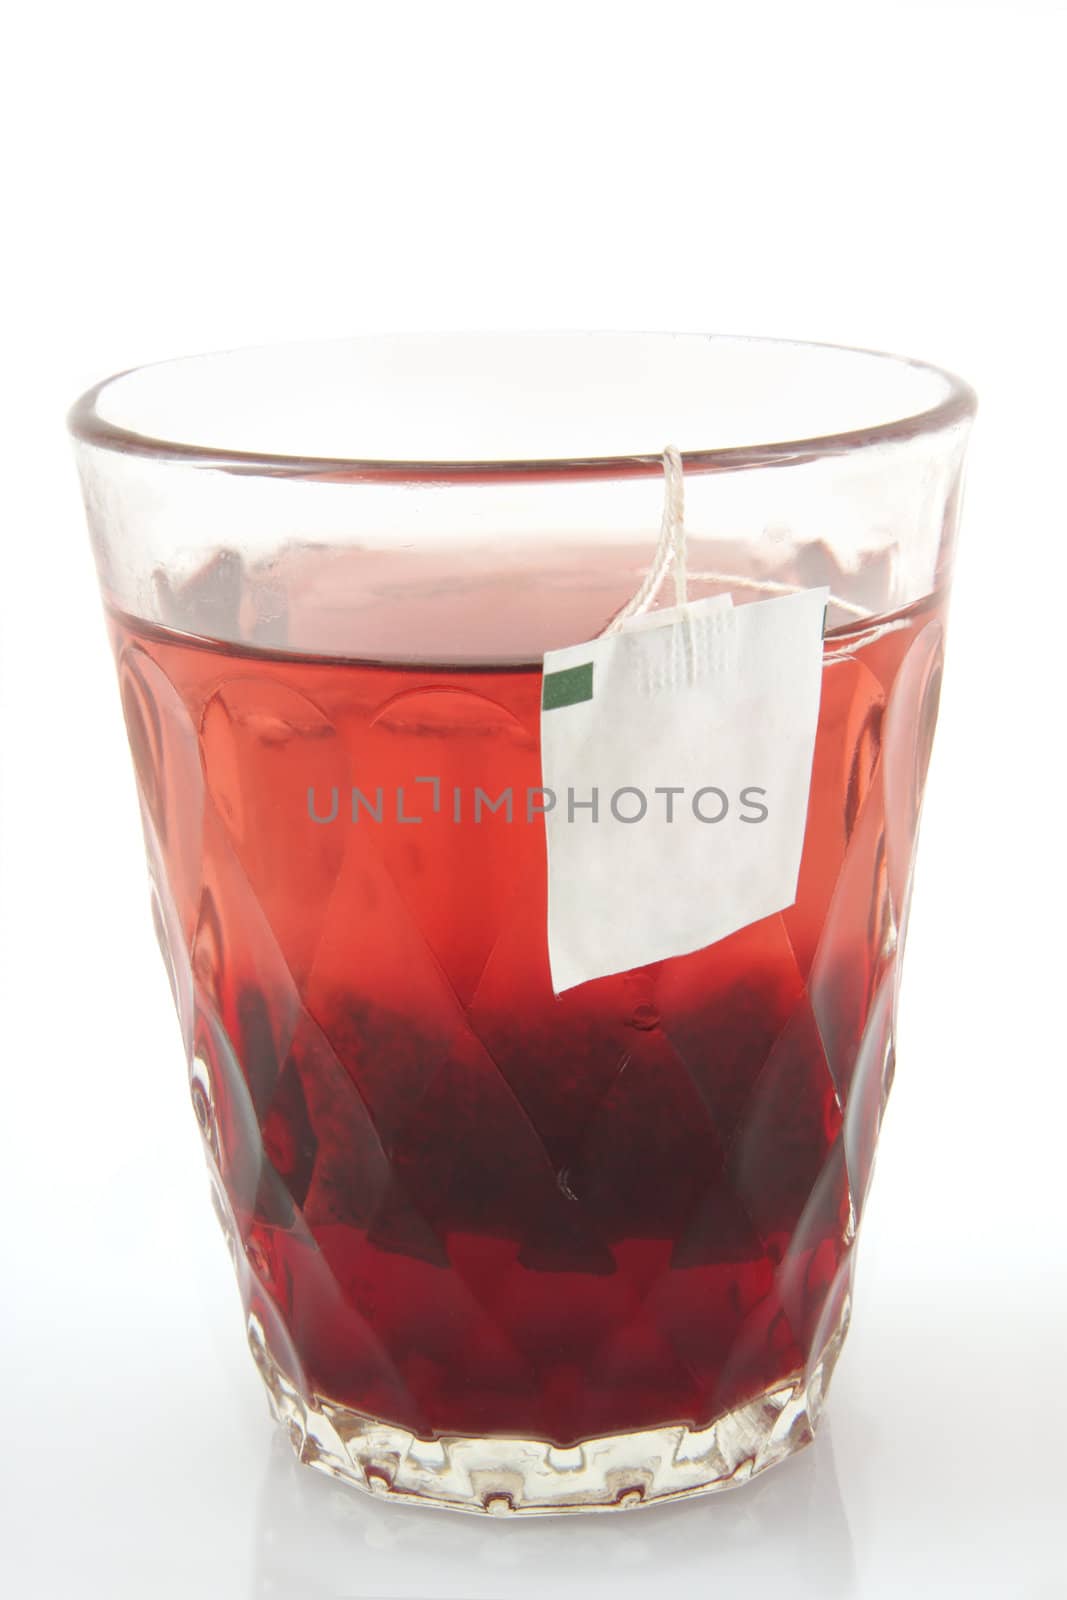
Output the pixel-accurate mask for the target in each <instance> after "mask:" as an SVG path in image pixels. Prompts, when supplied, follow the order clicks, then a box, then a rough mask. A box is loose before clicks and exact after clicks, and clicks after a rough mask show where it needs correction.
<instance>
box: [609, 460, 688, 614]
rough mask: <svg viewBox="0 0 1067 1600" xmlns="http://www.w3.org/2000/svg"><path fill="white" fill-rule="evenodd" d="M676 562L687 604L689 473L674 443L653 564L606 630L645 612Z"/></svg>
mask: <svg viewBox="0 0 1067 1600" xmlns="http://www.w3.org/2000/svg"><path fill="white" fill-rule="evenodd" d="M672 562H673V563H674V603H675V605H677V606H684V605H685V603H686V600H687V599H688V589H689V573H688V563H687V558H686V537H685V473H684V472H683V470H682V458H681V455H680V454H679V453H678V451H677V450H676V449H675V448H674V446H673V445H668V446H667V448H666V449H665V450H664V452H663V516H662V518H661V520H660V527H659V540H658V542H657V544H656V552H655V555H654V556H653V557H652V565H651V566H650V567H649V569H648V571H647V573H646V574H645V578H644V582H643V583H642V584H641V586H640V588H639V589H638V590H637V591H636V593H635V594H633V595H631V597H630V599H629V600H627V602H626V604H625V605H624V606H623V608H622V610H621V611H617V612H616V613H615V615H614V616H613V617H612V619H611V621H610V622H609V623H608V625H607V627H606V628H605V629H604V633H605V634H611V633H618V632H619V630H620V629H621V628H622V626H623V624H624V623H626V622H629V621H631V619H632V618H634V617H641V616H644V614H645V612H646V611H647V610H648V609H649V607H650V606H651V605H652V604H653V603H654V602H655V599H656V597H657V595H658V594H659V592H660V590H661V589H662V588H663V584H664V580H665V579H666V576H667V573H668V572H669V570H670V567H671V563H672Z"/></svg>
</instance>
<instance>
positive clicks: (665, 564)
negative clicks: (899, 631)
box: [604, 445, 870, 636]
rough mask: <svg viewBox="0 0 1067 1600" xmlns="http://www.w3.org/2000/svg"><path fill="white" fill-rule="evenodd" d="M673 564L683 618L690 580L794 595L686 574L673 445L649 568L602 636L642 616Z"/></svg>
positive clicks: (755, 583)
mask: <svg viewBox="0 0 1067 1600" xmlns="http://www.w3.org/2000/svg"><path fill="white" fill-rule="evenodd" d="M672 563H673V566H674V603H675V605H676V606H678V607H679V608H680V609H682V611H683V615H684V614H685V611H684V608H685V606H686V604H687V602H688V598H689V580H690V578H693V579H694V580H695V581H696V582H699V583H718V584H722V585H724V586H728V587H729V588H731V589H758V590H760V591H761V593H763V594H766V595H776V594H796V592H797V587H798V586H797V585H796V584H791V583H775V582H773V581H772V580H771V579H769V578H746V577H742V576H741V574H740V573H730V572H693V573H691V572H690V571H689V562H688V548H687V539H686V531H685V472H684V470H683V467H682V457H681V454H680V452H679V451H678V450H676V449H675V447H674V446H673V445H668V446H667V447H666V449H665V450H664V452H663V516H662V518H661V521H660V530H659V539H658V541H657V543H656V550H655V554H654V555H653V557H652V565H651V566H650V567H649V569H648V572H647V573H646V574H645V577H644V581H643V582H642V583H641V585H640V587H639V588H638V589H637V591H636V593H634V594H633V595H632V596H631V597H630V599H629V600H628V601H627V602H626V604H625V605H624V606H623V607H622V609H621V610H620V611H617V612H616V613H615V615H614V616H613V617H612V619H611V621H610V622H609V623H608V625H607V627H606V628H605V629H604V635H605V636H607V635H608V634H612V633H618V632H619V631H620V629H621V628H622V627H623V626H624V625H625V624H626V623H627V622H630V621H631V620H632V619H633V618H634V617H640V616H643V615H644V613H645V612H646V611H648V610H649V608H650V607H651V606H652V605H654V603H655V601H656V598H657V596H658V595H659V592H660V590H661V589H662V587H663V584H664V582H665V580H666V577H667V573H668V572H669V571H670V569H671V565H672ZM829 603H830V604H831V605H833V606H836V607H837V608H838V610H840V611H844V612H845V613H846V615H848V616H852V617H860V618H865V617H869V616H870V611H869V610H867V609H866V608H865V607H864V606H858V605H855V604H854V603H853V602H852V601H851V600H843V599H842V598H841V597H840V595H834V594H832V595H831V596H830V602H829Z"/></svg>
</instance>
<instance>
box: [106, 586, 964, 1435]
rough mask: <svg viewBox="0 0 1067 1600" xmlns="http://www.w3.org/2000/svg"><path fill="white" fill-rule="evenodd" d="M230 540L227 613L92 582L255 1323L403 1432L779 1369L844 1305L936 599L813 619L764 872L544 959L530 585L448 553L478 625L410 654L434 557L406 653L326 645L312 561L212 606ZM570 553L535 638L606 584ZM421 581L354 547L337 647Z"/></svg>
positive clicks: (621, 1426) (160, 911)
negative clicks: (783, 807)
mask: <svg viewBox="0 0 1067 1600" xmlns="http://www.w3.org/2000/svg"><path fill="white" fill-rule="evenodd" d="M225 560H226V558H225V557H219V558H217V562H218V563H221V566H219V565H216V570H215V573H214V576H213V592H214V593H216V594H218V593H223V594H225V592H226V583H225V582H221V583H220V577H222V578H225ZM227 581H228V580H227ZM233 582H234V585H235V587H234V589H233V593H232V595H231V600H230V602H229V605H230V613H231V615H230V618H229V621H228V622H227V623H226V626H225V627H223V626H222V624H221V623H220V626H219V630H218V631H219V632H220V633H223V634H225V635H226V636H227V637H233V636H235V635H237V634H238V633H240V634H241V635H242V636H243V637H245V638H246V639H250V640H252V641H253V642H248V643H242V644H233V643H227V642H222V640H214V639H212V638H210V637H194V636H192V635H191V633H188V632H183V631H182V627H183V624H184V622H185V618H184V616H183V614H182V611H181V604H180V595H178V596H175V595H174V594H172V595H171V596H170V601H171V610H170V612H169V613H168V612H167V611H166V610H165V611H164V614H165V615H169V616H170V617H171V619H172V620H173V621H174V623H175V625H174V627H173V628H162V627H156V626H149V625H147V624H143V623H140V622H137V621H134V620H132V619H130V618H129V617H126V616H122V615H118V614H116V615H114V616H113V619H112V621H113V634H114V641H115V646H116V651H117V654H118V658H119V663H120V673H121V678H122V685H123V695H124V705H125V710H126V718H127V723H128V726H129V730H130V737H131V743H132V746H133V750H134V755H135V761H136V765H137V772H138V778H139V783H140V789H141V794H142V800H143V812H144V817H145V826H146V832H147V835H148V841H149V853H150V856H151V858H152V860H153V869H154V877H155V880H156V893H157V919H158V927H159V930H160V933H161V937H162V941H163V943H164V947H165V950H166V952H167V953H168V956H169V960H170V964H171V970H172V977H173V981H174V983H175V987H176V994H177V999H178V1003H179V1010H180V1011H181V1013H182V1015H183V1019H184V1022H185V1026H186V1031H187V1041H188V1043H189V1047H190V1051H191V1054H192V1056H193V1093H194V1101H195V1103H196V1106H197V1112H198V1115H199V1117H200V1120H201V1125H202V1127H203V1129H204V1132H205V1135H206V1137H207V1140H208V1144H209V1147H210V1149H211V1154H212V1159H213V1160H214V1161H215V1163H216V1164H217V1168H218V1171H219V1174H220V1176H221V1181H222V1186H223V1188H224V1190H225V1193H226V1196H227V1203H228V1208H229V1212H230V1214H231V1215H232V1224H231V1225H232V1226H233V1228H234V1229H235V1231H236V1235H237V1241H238V1247H239V1249H240V1250H241V1251H242V1252H243V1255H244V1257H245V1259H246V1260H247V1263H248V1269H249V1270H247V1271H245V1272H244V1273H243V1276H242V1283H243V1292H244V1294H245V1297H246V1301H247V1306H246V1309H247V1310H248V1311H249V1312H250V1313H251V1314H253V1315H254V1316H255V1317H256V1318H258V1320H259V1323H260V1324H261V1325H262V1328H263V1329H264V1332H265V1337H266V1341H267V1344H268V1346H269V1348H270V1350H271V1352H272V1354H273V1357H274V1359H275V1360H276V1361H277V1362H278V1363H279V1364H280V1366H281V1367H282V1369H283V1370H284V1371H285V1372H287V1373H288V1375H289V1376H290V1378H291V1379H292V1380H293V1381H294V1382H295V1383H296V1384H297V1385H298V1386H299V1387H300V1388H301V1389H302V1390H303V1392H304V1393H305V1394H307V1395H318V1396H324V1397H326V1398H327V1399H328V1400H329V1401H331V1402H334V1403H335V1404H338V1405H340V1406H344V1407H346V1408H350V1409H351V1410H353V1411H355V1412H358V1413H361V1414H366V1415H370V1416H372V1417H375V1418H380V1419H384V1420H385V1421H387V1422H390V1423H393V1424H396V1425H398V1426H401V1427H403V1428H405V1429H408V1430H410V1431H411V1432H412V1433H415V1434H417V1435H420V1436H421V1437H423V1438H427V1437H432V1436H434V1435H439V1434H453V1433H455V1434H464V1435H493V1434H496V1435H501V1434H505V1435H517V1436H520V1437H523V1438H531V1439H539V1440H546V1441H551V1442H552V1443H554V1444H556V1445H559V1446H567V1445H571V1444H573V1443H575V1442H577V1441H579V1440H584V1439H588V1438H590V1437H593V1436H597V1435H603V1434H617V1433H622V1432H627V1431H632V1430H639V1429H645V1428H652V1427H659V1426H661V1425H663V1424H666V1423H686V1424H689V1425H690V1426H693V1427H698V1428H699V1427H703V1426H705V1425H707V1424H708V1423H710V1422H711V1421H713V1420H714V1419H715V1418H717V1417H719V1416H720V1415H722V1414H723V1413H725V1412H727V1411H729V1410H731V1409H732V1408H734V1407H736V1406H738V1405H739V1404H741V1403H743V1402H744V1401H746V1400H747V1399H749V1398H751V1397H753V1396H756V1395H759V1394H761V1393H763V1392H764V1391H766V1390H767V1389H769V1388H771V1387H773V1386H774V1385H775V1384H776V1383H780V1382H781V1381H782V1380H783V1379H785V1378H787V1377H788V1376H789V1375H791V1374H795V1373H798V1372H803V1371H804V1370H805V1369H806V1368H808V1367H809V1366H810V1364H811V1362H812V1360H814V1359H815V1357H816V1356H817V1355H818V1353H819V1351H820V1350H821V1349H822V1348H823V1347H824V1346H826V1345H827V1344H828V1343H829V1342H830V1341H831V1340H832V1338H833V1335H834V1334H835V1332H836V1331H837V1329H838V1328H839V1327H840V1326H841V1324H842V1323H843V1320H844V1318H845V1317H846V1316H847V1300H848V1291H849V1281H850V1274H851V1243H852V1238H853V1234H854V1231H855V1224H856V1218H857V1213H858V1211H859V1208H860V1206H861V1204H862V1199H863V1195H864V1191H865V1189H866V1185H867V1180H868V1176H869V1171H870V1164H871V1159H872V1153H873V1149H874V1142H875V1137H876V1134H877V1129H878V1122H879V1118H880V1115H881V1110H882V1106H883V1102H884V1096H885V1092H886V1090H887V1088H888V1083H889V1078H890V1075H891V1070H892V1025H893V1008H894V1000H895V985H896V966H897V963H896V955H897V951H898V947H899V943H900V938H901V936H902V927H903V921H904V918H905V915H906V905H907V890H908V872H909V863H910V857H911V848H912V841H913V834H914V828H915V824H916V819H917V814H918V807H919V802H920V798H921V792H922V784H923V778H924V774H925V762H926V756H927V754H928V747H929V736H930V733H931V731H932V727H933V721H934V717H935V714H936V698H937V685H938V677H939V663H940V650H941V623H940V620H939V602H938V601H937V600H935V599H933V598H931V599H928V600H926V601H924V602H921V603H920V604H918V605H915V606H913V607H911V608H909V609H908V610H906V611H903V612H900V613H897V614H895V615H893V616H889V617H886V616H882V617H878V618H876V619H873V620H870V621H864V622H854V623H846V624H845V625H844V626H838V627H837V628H835V629H833V630H832V631H831V632H830V633H829V635H828V636H827V639H826V643H825V664H824V674H823V690H822V705H821V713H820V719H819V731H818V738H817V743H816V749H815V758H814V768H813V777H812V788H811V799H810V805H809V812H808V824H807V833H806V839H805V847H804V855H803V863H802V868H801V873H800V881H799V890H798V895H797V900H796V903H795V905H794V906H793V907H792V908H791V909H790V910H788V911H786V912H784V913H782V914H781V915H778V916H775V917H771V918H767V919H766V920H764V921H762V922H759V923H757V924H754V925H753V926H751V927H749V928H746V929H744V930H743V931H741V932H740V933H737V934H735V935H733V936H732V937H731V938H729V939H726V940H724V941H722V942H721V943H719V944H716V945H714V946H712V947H710V948H708V949H706V950H702V951H700V952H698V953H697V954H694V955H691V956H686V957H682V958H679V959H675V960H672V961H669V962H664V963H659V964H657V965H655V966H650V967H646V968H643V969H641V970H638V971H634V972H630V973H627V974H625V975H622V976H619V977H613V978H604V979H600V980H597V981H596V982H592V983H588V984H585V985H582V986H581V987H579V988H577V989H575V990H572V991H570V992H568V993H566V994H564V995H563V996H561V997H559V998H557V997H556V996H554V995H553V993H552V989H551V985H550V981H549V971H548V958H547V950H546V933H545V929H546V905H545V841H544V827H543V823H542V821H541V818H540V815H539V814H538V813H537V811H536V808H534V810H533V814H530V810H529V808H528V807H527V804H526V797H527V794H528V791H531V790H533V791H536V789H537V787H538V786H539V784H540V760H539V742H538V741H539V721H540V695H541V671H540V667H539V664H538V661H537V656H536V653H534V652H530V653H529V654H528V656H527V660H526V662H525V663H524V662H523V661H521V660H518V661H515V660H513V656H514V655H515V653H516V648H518V650H519V653H521V643H520V644H518V646H516V639H517V635H516V634H515V633H514V630H513V629H512V628H511V623H510V622H509V618H511V617H512V616H513V615H514V616H520V615H521V613H522V606H523V594H522V592H521V590H520V591H519V592H511V591H509V592H507V593H506V594H505V593H502V592H501V591H499V590H497V591H495V592H493V593H488V592H486V591H484V590H479V588H478V587H477V585H474V586H473V587H471V586H468V587H467V588H466V589H463V590H462V591H461V592H457V593H449V594H447V595H446V596H445V597H444V598H445V599H446V600H447V619H448V620H447V628H448V630H450V631H451V637H452V638H453V640H455V639H459V640H460V641H461V642H462V646H463V654H464V656H465V657H466V658H467V661H468V664H467V665H462V664H457V665H448V664H444V665H441V664H434V661H433V660H432V659H431V660H426V659H425V656H426V655H429V656H431V657H432V656H433V655H434V654H435V653H436V654H437V655H438V657H439V659H441V660H445V661H447V660H448V659H449V655H450V654H451V655H454V651H453V652H446V651H445V650H444V648H442V642H443V641H444V638H445V634H444V632H443V631H442V633H441V637H440V640H437V639H436V637H435V635H434V626H435V625H436V624H435V623H434V621H433V619H434V618H436V617H438V616H439V615H440V614H441V607H440V606H439V605H438V606H437V608H436V609H435V608H434V604H433V598H434V597H433V594H432V593H431V594H430V597H429V598H428V599H427V600H426V602H425V603H426V606H427V613H426V614H427V619H428V621H427V626H426V629H425V634H424V641H423V645H422V647H421V648H420V649H419V650H418V652H417V655H418V657H419V659H418V660H415V659H412V660H410V661H409V662H407V663H405V662H402V661H401V662H397V661H395V660H394V661H388V662H386V661H380V662H378V663H376V662H375V661H372V660H361V659H355V658H354V657H355V655H356V652H355V651H352V652H350V655H349V656H348V657H347V658H346V655H345V651H344V648H343V645H344V640H343V628H342V630H341V633H340V634H339V632H338V626H339V625H338V618H339V617H341V616H343V614H344V606H343V604H342V601H343V591H344V584H343V572H342V573H341V576H340V578H339V590H338V592H337V593H334V594H332V595H329V596H321V597H320V598H319V600H318V601H317V602H316V603H315V604H314V605H312V606H311V608H310V610H309V609H308V608H307V605H306V604H305V610H304V612H303V615H302V619H301V620H299V622H298V623H296V622H294V617H295V616H296V611H297V608H296V607H295V606H294V603H293V596H292V595H291V594H290V595H289V596H288V597H286V596H284V595H283V596H281V597H280V602H279V605H278V607H277V615H276V616H275V617H273V618H272V617H271V616H270V615H267V616H266V617H264V614H263V608H262V607H260V609H259V612H258V613H257V619H255V620H254V621H253V622H252V623H247V622H246V623H242V625H241V628H240V629H238V626H237V621H236V620H235V619H236V618H237V617H238V614H239V612H240V607H241V605H242V604H243V601H242V599H241V593H240V575H239V574H237V575H236V576H235V577H234V579H233ZM566 594H567V596H569V597H570V598H571V601H573V603H572V604H568V603H563V602H561V603H560V605H559V606H558V607H557V608H556V610H555V611H554V612H553V614H552V626H551V628H550V629H546V632H548V633H550V634H551V635H552V637H545V639H544V643H543V646H542V647H544V645H548V644H555V643H562V642H565V641H567V640H575V639H579V638H582V637H589V636H590V633H591V632H595V631H596V628H597V626H600V625H602V623H603V621H604V620H606V617H607V616H608V615H610V606H608V607H607V609H606V610H605V605H606V603H607V598H608V597H607V596H597V595H595V594H594V595H591V594H590V592H589V590H588V588H587V589H585V590H584V591H583V590H582V589H581V588H580V586H572V587H571V588H568V589H567V591H566ZM438 598H440V596H438ZM622 598H625V591H620V594H619V595H618V597H617V599H622ZM745 598H746V596H745V594H744V593H741V592H739V593H738V594H736V595H735V599H736V600H737V601H738V602H739V603H740V602H742V601H743V600H744V599H745ZM420 603H422V602H420V600H419V597H418V595H417V593H416V594H413V595H408V597H407V598H405V596H404V594H403V593H399V595H398V598H397V599H396V600H395V601H393V600H392V599H391V598H390V594H389V592H388V588H387V587H386V589H385V590H384V591H383V592H382V593H381V594H380V595H379V596H378V601H377V604H376V607H375V611H374V616H375V618H376V624H375V625H376V628H377V634H376V635H375V640H376V647H375V649H374V650H373V651H372V650H371V649H369V648H368V646H367V644H366V630H364V631H363V633H362V634H361V635H360V645H359V650H360V652H361V653H367V654H371V653H374V654H379V655H381V656H386V655H391V654H393V653H394V652H393V651H390V650H389V649H388V648H387V646H388V645H389V642H390V639H391V637H393V635H394V633H395V629H394V628H393V626H392V625H393V622H394V621H395V619H396V617H397V616H398V614H399V612H398V610H397V608H398V607H401V606H403V607H406V610H405V626H407V627H409V628H410V625H411V614H412V613H411V608H412V607H413V606H414V607H417V606H418V605H419V604H420ZM531 603H532V602H531ZM602 611H603V616H602V617H601V621H600V622H599V623H597V622H596V621H595V620H594V621H593V622H592V623H591V622H590V617H592V618H593V619H595V618H596V617H598V616H600V614H601V612H602ZM195 631H196V633H198V634H204V635H206V634H209V633H210V632H211V631H212V628H211V617H210V614H209V613H208V612H206V611H205V609H204V607H203V606H201V607H200V608H199V612H198V615H197V627H196V629H195ZM320 638H321V639H322V640H323V641H325V643H324V644H323V645H322V647H321V649H320V652H319V653H318V654H316V653H313V652H312V650H311V649H309V648H308V646H309V644H310V643H312V642H313V641H315V640H317V639H320ZM294 640H295V641H296V643H295V644H294ZM509 646H510V648H509ZM415 654H416V652H412V655H413V656H414V655H415ZM494 655H495V656H497V657H498V663H497V664H496V665H494V664H493V659H492V658H493V657H494ZM487 658H488V659H487ZM479 790H480V791H482V793H483V794H485V795H487V796H490V797H496V796H498V795H499V794H500V793H501V792H502V791H504V790H510V791H511V792H512V794H513V796H514V797H515V803H514V808H513V812H512V815H511V817H510V819H509V817H508V815H507V814H506V812H505V811H504V809H503V808H500V809H498V810H496V811H493V810H491V809H489V807H488V806H486V805H484V804H483V805H481V806H480V807H479V808H478V811H477V814H476V810H475V804H474V801H475V795H476V791H479Z"/></svg>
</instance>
